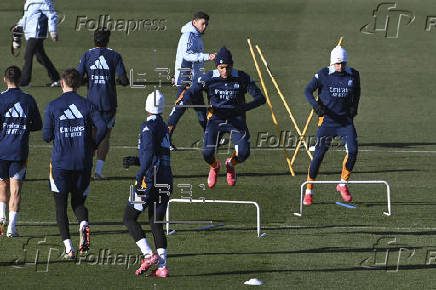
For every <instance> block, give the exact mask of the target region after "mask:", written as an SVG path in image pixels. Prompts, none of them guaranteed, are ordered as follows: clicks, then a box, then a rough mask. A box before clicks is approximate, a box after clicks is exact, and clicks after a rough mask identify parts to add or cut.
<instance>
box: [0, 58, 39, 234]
mask: <svg viewBox="0 0 436 290" xmlns="http://www.w3.org/2000/svg"><path fill="white" fill-rule="evenodd" d="M20 76H21V71H20V69H19V68H18V67H16V66H10V67H8V68H7V69H6V71H5V76H4V78H3V81H4V82H5V83H6V85H7V86H8V89H7V90H6V91H5V92H3V93H1V94H0V121H1V123H2V124H3V126H2V129H1V131H0V235H2V234H4V227H5V225H6V203H7V202H8V200H9V226H8V230H7V233H6V235H7V236H8V237H16V236H18V233H17V231H16V229H15V225H16V222H17V218H18V211H19V209H20V200H21V197H20V196H21V187H22V184H23V180H24V178H25V176H26V167H27V166H26V165H27V157H28V155H29V135H30V131H37V130H41V128H42V121H41V115H40V114H39V110H38V105H37V104H36V102H35V99H34V98H33V97H32V96H31V95H28V94H25V93H23V92H22V91H21V90H20V88H19V87H18V83H19V81H20ZM8 191H9V194H10V196H9V194H8Z"/></svg>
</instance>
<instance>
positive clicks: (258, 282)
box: [244, 278, 263, 285]
mask: <svg viewBox="0 0 436 290" xmlns="http://www.w3.org/2000/svg"><path fill="white" fill-rule="evenodd" d="M244 284H245V285H263V282H262V281H260V280H259V279H257V278H251V279H250V280H248V281H245V282H244Z"/></svg>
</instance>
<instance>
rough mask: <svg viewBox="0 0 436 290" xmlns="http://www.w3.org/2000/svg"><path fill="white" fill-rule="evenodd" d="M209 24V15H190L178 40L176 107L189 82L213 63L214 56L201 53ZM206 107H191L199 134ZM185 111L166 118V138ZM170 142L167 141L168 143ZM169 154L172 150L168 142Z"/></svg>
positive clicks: (199, 99) (200, 101) (200, 100)
mask: <svg viewBox="0 0 436 290" xmlns="http://www.w3.org/2000/svg"><path fill="white" fill-rule="evenodd" d="M208 24H209V15H207V14H206V13H204V12H197V13H195V14H194V17H193V20H192V21H189V22H188V23H186V24H185V25H184V26H183V27H182V30H181V32H182V36H181V37H180V40H179V44H178V45H177V54H176V63H175V85H176V86H177V87H178V89H177V96H176V102H175V104H176V105H180V106H182V105H185V104H184V103H183V101H182V98H183V94H184V93H185V92H186V90H187V89H189V86H190V85H191V83H192V82H195V81H196V80H197V79H198V78H199V77H200V76H202V75H203V69H204V64H203V63H204V62H205V61H208V60H214V59H215V54H213V53H211V54H209V53H203V41H202V39H201V36H202V35H203V34H204V33H205V32H206V28H207V25H208ZM193 105H200V106H201V105H203V106H204V99H203V97H202V96H201V95H200V96H198V97H196V98H195V102H194V103H193ZM206 109H207V107H195V108H194V110H196V111H197V114H198V122H199V123H200V126H201V127H202V128H203V130H204V129H205V128H206V111H207V110H206ZM185 111H186V107H174V108H173V110H172V111H171V113H170V116H169V117H168V129H169V131H170V138H171V136H172V134H173V133H174V129H175V127H176V125H177V123H178V122H179V120H180V118H181V117H182V115H183V114H184V113H185ZM170 140H171V139H170ZM170 148H171V150H172V151H174V150H176V147H175V146H174V145H173V144H172V142H171V147H170Z"/></svg>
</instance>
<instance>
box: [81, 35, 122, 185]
mask: <svg viewBox="0 0 436 290" xmlns="http://www.w3.org/2000/svg"><path fill="white" fill-rule="evenodd" d="M109 38H110V30H107V29H105V28H99V29H97V30H96V31H95V32H94V43H95V46H96V47H95V48H92V49H90V50H88V51H87V52H85V53H84V54H83V56H82V58H81V60H80V64H79V68H78V71H79V72H80V74H81V75H82V77H84V76H85V74H86V75H87V78H88V79H89V80H88V99H89V100H90V101H91V103H93V104H94V105H95V106H96V107H97V110H99V111H100V112H101V115H102V116H103V118H104V119H105V121H106V123H107V128H108V130H107V134H106V136H105V138H104V139H103V141H102V142H101V143H100V146H99V147H98V149H97V162H96V166H95V174H94V178H95V179H105V177H104V176H103V174H102V169H103V166H104V162H105V160H106V155H107V153H108V151H109V138H110V134H111V131H112V128H113V127H114V125H115V113H116V109H117V89H116V83H117V82H118V83H119V84H121V85H122V86H127V85H128V84H129V80H128V79H127V76H126V69H125V68H124V64H123V60H122V58H121V55H120V54H119V53H117V52H116V51H114V50H112V49H110V48H108V47H107V45H108V42H109ZM115 74H117V75H118V77H119V78H118V79H117V80H115ZM94 134H95V132H94Z"/></svg>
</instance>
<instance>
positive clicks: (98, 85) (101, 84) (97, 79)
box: [77, 47, 126, 111]
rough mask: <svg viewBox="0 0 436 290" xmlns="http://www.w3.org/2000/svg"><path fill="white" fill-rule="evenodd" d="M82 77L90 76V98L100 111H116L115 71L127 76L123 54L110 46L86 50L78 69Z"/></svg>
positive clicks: (119, 74)
mask: <svg viewBox="0 0 436 290" xmlns="http://www.w3.org/2000/svg"><path fill="white" fill-rule="evenodd" d="M77 70H78V71H79V72H80V74H81V75H82V77H83V76H84V74H85V73H86V74H87V75H88V78H89V85H88V99H89V100H90V101H91V102H92V103H93V104H94V105H95V106H96V107H97V109H98V110H99V111H115V109H116V108H117V89H116V85H115V73H116V74H117V75H118V76H125V75H126V69H125V68H124V64H123V60H122V58H121V55H120V54H119V53H117V52H116V51H114V50H112V49H110V48H99V47H97V48H93V49H90V50H88V51H87V52H85V53H84V54H83V56H82V58H81V60H80V64H79V67H78V69H77Z"/></svg>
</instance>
